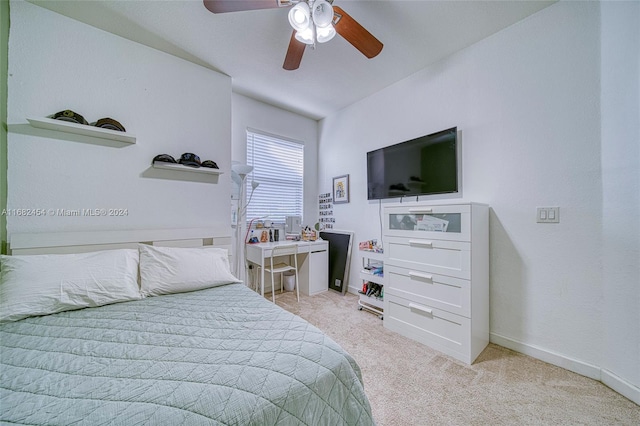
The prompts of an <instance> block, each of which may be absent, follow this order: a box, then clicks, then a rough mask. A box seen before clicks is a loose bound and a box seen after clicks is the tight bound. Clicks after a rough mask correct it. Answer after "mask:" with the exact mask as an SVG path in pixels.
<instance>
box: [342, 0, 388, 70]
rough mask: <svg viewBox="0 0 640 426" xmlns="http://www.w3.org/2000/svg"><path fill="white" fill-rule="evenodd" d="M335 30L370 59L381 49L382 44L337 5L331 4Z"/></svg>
mask: <svg viewBox="0 0 640 426" xmlns="http://www.w3.org/2000/svg"><path fill="white" fill-rule="evenodd" d="M333 12H334V27H335V29H336V32H337V33H338V34H340V35H341V36H342V37H344V39H345V40H347V41H348V42H349V43H351V44H352V45H353V47H355V48H356V49H358V50H359V51H360V52H362V54H363V55H364V56H366V57H367V58H369V59H371V58H373V57H375V56H377V55H378V53H380V52H381V51H382V46H383V44H382V43H381V42H380V40H378V39H377V38H375V37H374V36H373V34H371V33H370V32H369V31H367V30H366V29H365V28H364V27H363V26H362V25H360V24H359V23H358V22H357V21H356V20H355V19H353V18H352V17H351V16H350V15H349V14H348V13H347V12H345V11H344V10H342V9H341V8H340V7H338V6H333Z"/></svg>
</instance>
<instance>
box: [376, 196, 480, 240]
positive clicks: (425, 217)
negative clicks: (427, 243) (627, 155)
mask: <svg viewBox="0 0 640 426" xmlns="http://www.w3.org/2000/svg"><path fill="white" fill-rule="evenodd" d="M470 217H471V205H469V204H461V205H445V206H418V205H416V206H397V207H388V208H386V209H385V224H384V231H385V235H392V236H397V237H412V238H434V239H439V240H450V241H471V220H470Z"/></svg>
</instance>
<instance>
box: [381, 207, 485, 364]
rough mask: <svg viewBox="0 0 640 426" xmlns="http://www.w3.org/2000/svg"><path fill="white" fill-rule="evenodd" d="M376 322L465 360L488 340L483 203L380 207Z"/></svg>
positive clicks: (469, 362) (468, 359)
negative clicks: (380, 291) (380, 286)
mask: <svg viewBox="0 0 640 426" xmlns="http://www.w3.org/2000/svg"><path fill="white" fill-rule="evenodd" d="M383 240H384V268H385V270H384V283H385V284H384V293H385V295H384V325H385V327H387V328H388V329H390V330H393V331H395V332H397V333H400V334H402V335H404V336H407V337H409V338H411V339H414V340H417V341H419V342H421V343H423V344H425V345H428V346H430V347H432V348H434V349H436V350H439V351H441V352H444V353H446V354H448V355H451V356H452V357H454V358H456V359H458V360H460V361H463V362H465V363H467V364H471V363H472V362H473V361H474V360H475V359H476V358H477V356H478V355H479V354H480V352H482V350H483V349H484V348H485V347H486V346H487V344H488V343H489V208H488V206H487V205H484V204H477V203H460V204H456V203H450V204H422V203H420V204H418V203H405V204H399V205H397V204H396V205H392V206H389V207H385V209H384V238H383Z"/></svg>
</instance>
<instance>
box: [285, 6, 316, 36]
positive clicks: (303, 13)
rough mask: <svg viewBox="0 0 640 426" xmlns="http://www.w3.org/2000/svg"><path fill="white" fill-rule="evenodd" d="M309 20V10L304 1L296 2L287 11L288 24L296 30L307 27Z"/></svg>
mask: <svg viewBox="0 0 640 426" xmlns="http://www.w3.org/2000/svg"><path fill="white" fill-rule="evenodd" d="M310 22H311V11H310V10H309V5H308V4H306V3H302V2H300V3H298V4H296V5H295V6H293V7H292V8H291V10H290V11H289V24H291V26H292V27H293V29H294V30H296V31H302V30H304V29H306V28H308V27H309V24H310Z"/></svg>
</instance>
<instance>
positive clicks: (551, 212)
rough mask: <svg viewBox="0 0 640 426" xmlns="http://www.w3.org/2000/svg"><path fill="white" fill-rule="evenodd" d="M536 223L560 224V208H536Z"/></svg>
mask: <svg viewBox="0 0 640 426" xmlns="http://www.w3.org/2000/svg"><path fill="white" fill-rule="evenodd" d="M536 222H538V223H560V207H538V208H537V209H536Z"/></svg>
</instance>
